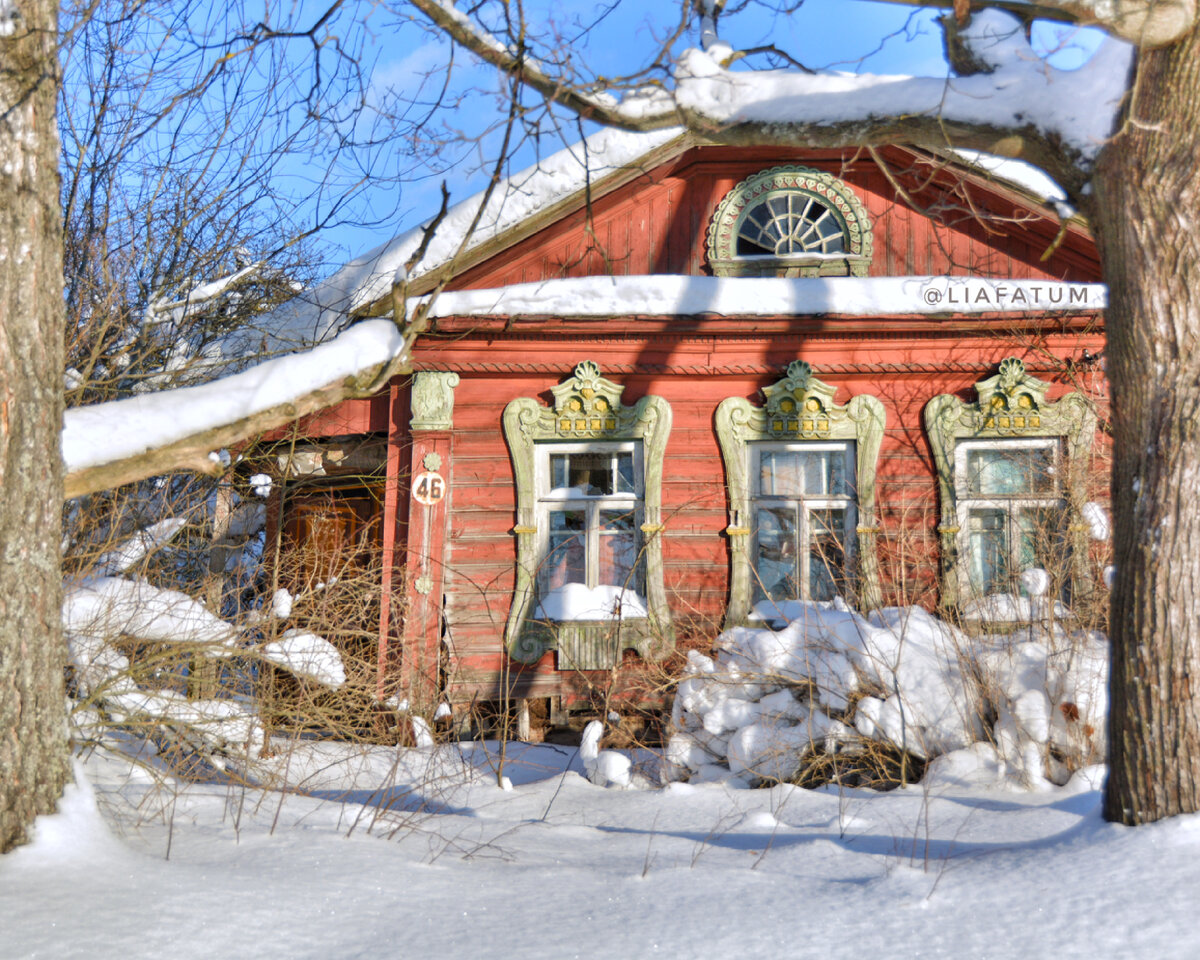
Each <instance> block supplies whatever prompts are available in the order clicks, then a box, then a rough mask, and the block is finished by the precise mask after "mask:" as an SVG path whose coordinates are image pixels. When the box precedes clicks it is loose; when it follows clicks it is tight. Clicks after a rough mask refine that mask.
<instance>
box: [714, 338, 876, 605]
mask: <svg viewBox="0 0 1200 960" xmlns="http://www.w3.org/2000/svg"><path fill="white" fill-rule="evenodd" d="M762 392H763V395H764V396H765V397H766V403H765V404H764V405H763V406H761V407H758V406H755V405H754V404H752V403H750V402H749V401H748V400H746V399H744V398H742V397H729V398H727V399H725V400H722V401H721V403H720V405H719V406H718V407H717V416H716V424H717V439H718V440H719V442H720V444H721V456H722V458H723V460H724V461H725V476H726V480H727V483H728V488H729V526H728V528H727V529H726V531H725V532H726V533H727V534H728V536H729V544H730V553H731V560H732V564H733V566H732V570H731V571H730V587H729V607H728V610H727V612H726V624H727V625H728V626H733V625H736V624H739V623H743V622H745V621H746V619H747V618H748V617H749V616H750V613H751V609H752V606H753V601H754V597H755V595H756V594H757V593H761V592H762V589H761V588H760V587H759V584H758V582H757V577H756V570H757V565H756V563H755V560H756V557H755V555H754V551H755V549H756V545H757V544H758V541H759V537H758V534H757V531H756V530H755V518H756V516H757V511H758V509H760V507H761V506H764V505H765V504H766V502H767V501H768V500H770V499H772V497H771V495H770V491H766V490H763V489H762V488H761V485H760V483H759V482H758V481H759V478H758V477H756V476H753V475H752V473H751V471H752V468H755V472H756V473H759V472H761V469H762V467H761V464H762V458H763V456H764V451H766V452H770V453H771V454H772V455H774V456H778V453H777V452H778V451H784V452H787V451H796V452H799V453H803V452H804V451H805V450H809V451H811V452H813V453H822V454H824V460H825V462H826V464H827V467H822V468H820V469H826V468H832V467H834V466H836V464H837V458H838V456H839V454H840V452H841V451H845V454H846V455H849V456H851V461H850V462H851V463H852V464H853V471H854V478H853V481H852V482H849V483H847V484H846V485H845V487H843V486H842V485H841V484H839V483H838V481H836V480H834V481H831V482H829V483H828V484H827V485H826V488H825V489H824V490H823V495H822V496H821V497H820V500H821V502H820V503H819V504H818V506H820V507H821V508H822V509H826V510H827V509H828V508H830V507H834V508H837V509H838V510H840V513H841V515H842V516H843V517H846V518H847V519H848V520H849V524H850V525H849V527H848V528H847V529H845V530H843V531H842V533H841V535H842V536H843V537H845V538H846V541H847V542H844V543H843V544H842V545H841V550H842V552H843V553H844V554H845V556H846V557H847V560H848V561H849V559H850V558H854V561H855V562H856V566H857V569H856V570H846V571H844V574H845V575H846V576H845V580H844V581H843V585H852V586H853V590H854V594H855V595H854V596H853V597H850V598H848V599H852V600H854V601H855V602H857V603H858V605H859V606H860V607H862V608H864V609H868V608H873V607H877V606H879V605H880V587H879V562H878V557H877V554H876V535H877V534H878V527H877V526H876V524H877V520H876V508H875V472H876V467H877V464H878V459H879V446H880V444H881V442H882V440H883V430H884V424H885V413H884V410H883V404H881V403H880V402H879V400H877V399H876V398H875V397H872V396H869V395H867V394H860V395H859V396H857V397H854V398H852V399H851V400H850V402H849V403H848V404H846V405H845V406H839V405H837V404H836V403H834V402H833V397H834V394H835V393H836V388H834V387H831V386H829V385H828V384H826V383H823V382H822V381H820V380H818V379H817V378H816V376H814V374H813V369H812V367H811V366H809V364H807V363H805V362H804V361H803V360H796V361H793V362H792V363H790V364H789V365H788V368H787V376H785V377H784V378H783V379H782V380H780V381H779V382H778V383H775V384H773V385H771V386H769V387H764V388H763V391H762ZM756 465H758V466H757V467H756ZM847 487H848V489H846V488H847ZM806 498H808V499H810V500H811V499H812V498H813V497H812V495H811V494H806V493H803V492H801V493H797V494H796V495H794V496H792V497H790V499H792V500H794V501H796V502H797V505H798V509H799V508H802V507H804V504H803V501H804V500H805V499H806ZM776 499H777V498H776ZM839 505H840V506H839ZM803 513H804V514H805V515H807V514H808V510H807V509H804V510H803ZM797 599H799V598H797Z"/></svg>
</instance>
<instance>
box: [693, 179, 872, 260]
mask: <svg viewBox="0 0 1200 960" xmlns="http://www.w3.org/2000/svg"><path fill="white" fill-rule="evenodd" d="M789 195H791V196H795V197H799V198H802V199H804V200H808V199H812V200H816V201H817V202H818V203H820V204H822V205H823V206H824V207H826V208H827V209H828V210H829V212H830V213H831V214H832V215H833V217H834V219H835V220H836V222H837V223H838V225H839V226H840V227H841V228H842V237H843V245H844V247H845V250H844V252H842V253H838V254H819V253H800V254H788V255H784V256H771V255H769V254H764V255H753V256H748V255H746V254H739V253H738V252H737V241H738V235H739V232H740V230H741V228H742V225H743V224H744V223H745V221H746V218H747V217H748V216H749V215H750V214H751V213H752V212H753V211H754V210H756V209H758V208H759V207H760V206H762V205H764V204H766V202H767V201H768V200H771V199H774V198H777V197H786V196H789ZM872 246H873V240H872V235H871V221H870V217H869V216H868V215H867V210H866V207H865V206H863V204H862V201H861V200H859V198H858V196H857V195H856V194H855V193H854V191H853V190H851V189H850V187H848V186H847V185H846V184H845V183H844V182H842V181H841V180H839V179H838V178H837V177H835V176H834V175H833V174H831V173H826V172H824V171H822V170H814V169H813V168H811V167H801V166H780V167H772V168H771V169H769V170H763V171H762V172H760V173H756V174H754V175H753V176H751V177H747V178H746V179H745V180H743V181H742V182H741V183H739V184H738V185H737V186H736V187H734V188H733V189H732V190H730V191H729V193H727V194H726V195H725V197H724V198H723V199H722V200H721V202H720V203H719V204H718V205H717V209H716V212H715V213H714V214H713V218H712V222H711V223H710V224H709V228H708V263H709V266H710V267H711V268H712V271H713V274H714V275H715V276H718V277H777V276H783V277H845V276H851V277H865V276H866V275H867V271H868V269H869V268H870V265H871V254H872Z"/></svg>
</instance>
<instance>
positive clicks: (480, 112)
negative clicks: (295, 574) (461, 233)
mask: <svg viewBox="0 0 1200 960" xmlns="http://www.w3.org/2000/svg"><path fill="white" fill-rule="evenodd" d="M307 3H308V0H305V5H307ZM608 6H609V4H607V3H602V2H598V0H526V3H525V10H526V16H527V19H528V21H529V23H530V24H531V25H534V28H535V29H536V31H537V33H538V34H539V37H540V39H542V40H543V41H545V42H546V43H547V45H548V48H550V49H554V48H556V47H557V48H559V49H562V48H563V46H564V45H565V44H569V46H570V49H571V50H572V52H573V54H572V55H573V57H574V58H575V60H576V62H585V63H586V64H587V65H588V67H590V68H591V69H592V70H593V71H594V72H595V73H596V74H600V75H605V76H614V75H621V74H625V73H628V72H630V71H632V70H634V69H636V68H637V67H638V66H639V65H640V64H642V63H643V62H644V60H645V59H646V57H647V54H648V51H652V50H654V49H655V47H656V46H657V44H658V41H659V38H660V37H661V36H662V32H663V31H664V30H665V29H667V28H668V26H669V24H668V23H666V22H664V20H663V19H661V18H660V19H657V20H654V21H652V20H651V18H650V14H649V13H648V11H654V12H655V13H658V12H660V11H664V10H666V11H673V10H675V9H677V5H676V4H674V3H662V4H646V3H642V2H625V3H622V4H619V5H617V6H616V7H615V9H613V10H612V11H611V12H609V13H607V14H604V11H605V10H606V9H607V7H608ZM376 9H377V12H376V13H374V14H372V15H371V18H369V19H368V21H367V26H368V29H369V31H370V33H371V38H372V39H371V41H370V43H369V46H368V50H367V51H366V52H367V55H368V57H369V58H370V59H371V60H372V61H373V64H374V67H373V75H372V88H371V89H372V95H373V97H374V98H375V100H376V102H377V103H378V104H379V105H381V106H382V105H384V104H387V103H389V102H392V101H391V97H392V96H393V95H398V96H399V97H401V98H403V99H405V100H409V101H415V102H417V103H418V104H419V103H420V102H423V101H426V100H428V99H429V96H430V92H431V91H434V90H439V89H440V88H441V86H442V84H443V82H446V83H448V89H449V91H450V94H451V99H452V100H456V106H455V107H454V108H452V109H448V110H447V109H444V110H442V111H440V112H439V113H438V114H437V115H436V116H435V118H434V119H433V120H432V121H431V122H430V123H429V124H427V125H425V127H424V128H423V133H424V134H426V135H427V136H426V137H425V138H423V142H421V143H419V144H418V147H419V148H420V149H421V150H423V151H425V152H426V153H427V158H426V159H425V160H420V161H416V162H413V161H408V163H407V167H406V169H407V174H406V178H405V179H404V181H403V182H401V183H399V184H398V183H396V182H381V183H380V184H379V186H378V187H372V188H369V189H367V190H366V191H365V192H364V193H363V194H362V196H361V199H360V204H361V207H360V209H361V211H362V216H360V217H359V218H357V219H360V220H368V219H372V220H378V221H379V222H376V223H374V224H373V225H372V226H370V227H369V228H363V227H356V226H352V225H349V224H347V225H343V226H340V227H337V228H336V229H334V230H331V231H329V232H328V233H327V234H326V235H325V239H326V240H327V241H328V242H329V243H330V244H331V246H332V249H331V250H330V256H331V259H332V260H334V261H337V260H339V259H340V260H344V259H347V258H349V257H351V256H354V255H355V254H358V253H361V252H364V251H366V250H368V249H370V248H371V247H373V246H376V245H377V244H378V243H381V242H383V241H384V240H387V239H388V238H390V237H391V236H393V235H394V234H396V233H398V232H400V231H401V230H404V229H407V228H409V227H412V226H415V225H416V224H417V223H418V222H420V221H421V220H423V219H425V218H427V217H428V216H430V215H431V214H432V213H433V212H434V211H436V209H437V206H438V202H439V195H440V184H441V182H442V181H443V180H445V182H446V184H447V186H448V188H449V189H450V191H451V199H452V201H455V200H461V199H463V198H464V197H466V196H469V195H470V194H471V193H473V192H475V191H476V190H478V189H481V188H482V187H483V185H484V184H485V182H486V173H485V172H484V171H485V170H487V169H489V168H490V164H491V163H493V162H494V160H495V155H496V152H497V149H498V146H499V136H498V132H497V130H496V126H497V124H498V123H499V122H500V120H501V119H502V113H501V111H502V108H503V107H504V103H503V101H502V99H501V98H500V97H498V96H497V94H496V91H497V89H498V85H499V80H498V77H497V74H496V71H495V70H493V69H492V68H490V67H488V66H486V65H483V64H481V63H478V62H476V61H473V60H471V58H469V57H467V56H466V55H464V54H463V53H462V51H458V52H457V53H456V55H455V65H454V68H453V70H452V71H451V73H450V77H449V80H448V81H447V79H446V65H447V63H449V62H450V52H451V51H450V47H449V45H448V44H447V43H446V42H445V41H444V40H442V39H440V38H439V37H437V36H436V35H434V34H432V33H430V32H429V31H428V30H427V29H425V28H424V27H423V26H422V25H421V24H420V23H419V22H418V21H415V20H412V19H406V18H404V17H403V16H397V15H396V14H389V13H387V12H384V11H382V10H380V9H379V8H376ZM936 16H937V11H932V10H923V9H918V8H912V7H908V6H906V5H902V4H892V3H872V2H866V0H806V2H805V3H804V4H803V6H802V7H801V8H800V9H799V10H798V11H797V12H796V13H795V14H793V15H790V16H783V15H773V14H770V13H768V12H766V11H764V10H761V9H757V8H752V9H750V10H748V11H747V12H745V13H743V14H741V15H738V16H736V17H727V18H724V19H723V20H722V21H721V34H722V39H724V40H726V41H727V42H729V43H730V44H731V45H733V46H734V47H735V48H737V49H746V48H749V47H754V46H760V45H765V44H774V45H776V46H777V47H780V48H782V49H784V50H786V51H787V52H788V53H789V54H791V55H792V56H793V57H795V58H796V59H797V60H799V61H800V62H802V63H804V64H805V65H806V66H809V67H811V68H813V69H817V70H827V69H828V70H845V71H850V72H868V73H884V74H891V73H901V74H911V75H922V76H943V75H945V73H946V71H947V65H946V61H945V59H944V56H943V53H942V39H941V33H940V30H939V28H938V26H937V24H936V22H935V17H936ZM554 38H561V39H562V41H565V44H564V43H561V42H557V41H555V39H554ZM1034 40H1035V45H1036V46H1040V48H1041V49H1043V50H1048V49H1055V48H1061V50H1060V52H1059V54H1058V55H1057V56H1056V57H1055V58H1054V60H1053V62H1054V63H1055V65H1056V66H1059V67H1062V68H1068V69H1069V68H1071V67H1074V66H1078V65H1079V63H1081V62H1082V61H1083V60H1085V59H1086V57H1087V55H1088V54H1089V53H1090V51H1091V49H1093V48H1094V46H1095V43H1096V39H1095V38H1094V37H1092V36H1089V34H1088V32H1086V31H1077V30H1065V31H1064V30H1061V29H1054V28H1050V27H1049V26H1048V25H1045V26H1039V27H1038V28H1036V29H1035V34H1034ZM697 42H698V37H697V35H696V33H695V31H694V30H690V31H689V32H688V33H687V34H686V35H685V36H684V38H683V40H682V41H681V43H680V46H687V45H695V44H696V43H697ZM754 65H756V66H765V63H764V62H763V61H762V60H761V58H760V59H759V60H758V61H757V62H756V63H755V64H754ZM410 109H413V110H419V109H420V108H419V107H417V106H413V107H410ZM560 116H562V117H563V122H562V123H561V124H560V125H559V126H560V129H559V130H558V131H557V133H555V132H553V131H551V132H550V134H549V135H546V134H545V132H543V135H542V136H541V137H539V139H538V140H537V142H536V143H535V142H533V141H531V140H526V141H524V142H522V143H521V144H520V146H519V147H518V149H517V150H515V151H514V152H513V154H512V157H511V161H510V168H511V169H512V170H514V171H515V170H519V169H521V168H523V167H525V166H527V165H528V164H530V163H532V162H533V161H534V160H535V159H536V157H537V155H538V153H539V152H540V153H543V154H544V153H548V152H553V151H554V150H557V149H559V148H560V147H561V146H562V143H563V140H564V139H568V140H573V139H576V133H577V130H578V127H577V125H576V124H575V122H574V121H573V119H569V118H566V117H565V115H562V114H560ZM585 129H586V128H585ZM489 131H490V132H489ZM346 175H347V176H353V175H354V172H353V171H347V173H346Z"/></svg>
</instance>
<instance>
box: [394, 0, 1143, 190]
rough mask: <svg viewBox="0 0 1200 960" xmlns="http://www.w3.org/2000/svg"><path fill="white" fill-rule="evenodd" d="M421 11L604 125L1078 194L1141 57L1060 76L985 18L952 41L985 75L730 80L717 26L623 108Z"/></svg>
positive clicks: (444, 10)
mask: <svg viewBox="0 0 1200 960" xmlns="http://www.w3.org/2000/svg"><path fill="white" fill-rule="evenodd" d="M415 2H416V5H417V6H418V7H419V8H420V9H421V10H422V11H424V12H425V13H426V14H427V15H428V16H429V17H430V18H431V19H433V20H434V22H435V23H436V24H437V25H438V26H439V27H441V28H442V29H444V30H445V31H446V32H447V33H448V34H449V35H450V36H452V37H453V38H454V39H455V40H456V41H457V42H459V43H461V44H462V45H463V46H465V47H467V48H468V49H470V50H471V51H472V52H473V53H475V54H476V55H478V56H480V57H483V58H484V59H485V60H487V61H488V62H490V63H493V64H495V65H496V66H498V67H499V68H501V69H503V70H506V71H507V72H509V73H510V74H512V75H513V76H515V77H518V78H519V79H520V80H521V81H522V82H524V83H525V84H527V85H528V86H530V87H532V88H534V89H536V90H537V91H539V92H540V93H542V94H543V95H544V96H546V97H548V98H549V99H551V100H553V101H555V102H556V103H558V104H560V105H562V106H565V107H568V108H570V109H573V110H575V111H577V112H579V113H580V114H581V115H583V116H586V117H588V118H589V119H593V120H596V121H599V122H601V123H605V124H609V125H612V126H618V127H622V128H625V129H630V130H647V129H653V128H660V127H666V126H668V125H672V124H677V123H680V122H681V121H682V123H683V124H684V125H685V126H686V127H687V128H688V129H690V130H693V131H695V132H698V133H701V134H703V135H705V136H706V137H708V138H711V139H713V140H717V141H720V142H724V143H753V144H788V145H803V146H809V147H842V146H863V145H872V144H883V143H895V142H902V143H911V144H915V145H917V146H923V147H928V148H931V149H941V148H944V147H946V146H947V145H953V146H958V147H968V148H972V149H978V150H984V151H987V152H990V153H997V154H1001V155H1004V156H1020V157H1022V158H1024V159H1027V160H1030V161H1031V162H1034V163H1036V164H1038V165H1039V166H1042V167H1044V168H1045V169H1047V170H1049V171H1050V172H1051V173H1052V174H1053V175H1054V176H1055V177H1056V178H1057V179H1059V180H1060V182H1063V183H1064V185H1065V186H1066V187H1067V188H1068V190H1070V191H1074V190H1076V189H1078V188H1079V186H1081V185H1082V183H1083V181H1084V179H1086V177H1085V176H1084V175H1083V174H1081V173H1080V168H1084V169H1086V168H1087V166H1088V165H1089V163H1090V161H1091V159H1092V158H1093V157H1094V156H1095V154H1096V153H1097V152H1098V151H1099V149H1100V147H1101V146H1102V145H1103V144H1104V142H1105V141H1106V140H1107V138H1108V137H1109V136H1110V134H1111V133H1112V131H1113V129H1114V126H1115V120H1116V117H1117V113H1118V110H1119V108H1120V105H1121V100H1122V97H1123V96H1124V93H1125V90H1126V88H1127V85H1128V80H1129V72H1130V68H1131V64H1132V58H1133V48H1132V47H1130V46H1129V45H1127V44H1125V43H1122V42H1121V41H1119V40H1111V39H1110V40H1109V41H1108V42H1107V43H1106V44H1105V45H1104V46H1103V47H1102V48H1101V49H1100V50H1099V51H1098V52H1097V53H1096V54H1095V55H1094V56H1093V57H1092V59H1091V60H1090V61H1089V62H1088V64H1086V65H1085V66H1084V67H1082V68H1080V69H1078V70H1073V71H1062V70H1056V69H1054V68H1053V67H1051V66H1050V65H1049V64H1047V63H1046V62H1045V61H1044V60H1042V59H1041V58H1040V57H1038V56H1037V54H1036V53H1035V52H1034V50H1033V49H1032V47H1031V46H1030V44H1029V41H1028V40H1027V39H1026V35H1025V30H1024V27H1023V24H1022V22H1021V20H1020V18H1018V17H1017V16H1014V15H1012V14H1010V13H1006V12H1003V11H1001V10H992V9H985V10H980V11H977V12H976V13H975V14H974V15H973V16H972V18H971V20H970V22H969V23H968V24H966V25H965V26H963V27H962V28H961V29H960V30H959V32H958V35H957V36H958V40H959V41H961V42H963V43H965V44H966V45H968V46H969V48H970V51H971V53H972V55H973V56H974V58H976V59H977V60H978V61H979V62H980V63H982V64H983V65H985V67H986V68H987V69H988V70H990V72H986V73H979V74H977V75H974V76H969V77H951V78H946V77H910V76H876V75H871V74H849V73H819V74H812V73H807V72H804V71H801V70H746V69H734V67H735V66H737V65H738V64H739V62H740V58H739V57H738V56H737V52H736V51H734V50H733V48H732V47H730V46H729V45H728V44H726V43H724V42H722V41H720V40H719V39H718V38H716V37H715V35H713V30H712V27H711V23H710V24H709V25H708V28H707V29H706V31H705V35H704V37H703V38H702V39H703V41H704V48H703V49H700V48H692V49H688V50H685V51H684V52H683V53H682V54H681V55H680V57H679V59H678V61H677V63H676V66H675V75H674V88H673V89H667V88H662V89H660V90H658V91H656V92H655V93H654V94H653V95H652V96H649V97H647V96H646V95H644V94H643V93H642V92H634V93H632V94H629V95H627V96H626V97H625V98H624V99H621V100H618V99H616V98H613V97H611V96H610V95H609V94H607V93H606V94H604V95H603V96H602V97H601V96H599V95H597V94H594V93H589V92H586V91H582V90H580V89H579V88H578V87H575V86H572V85H571V84H570V83H569V82H568V79H567V78H565V77H556V76H551V75H549V74H547V73H546V72H544V71H543V69H542V68H541V67H539V66H538V65H536V64H533V63H531V62H530V61H528V60H526V59H523V58H519V57H517V56H516V55H515V54H514V53H513V52H512V51H511V50H510V49H509V48H508V47H506V46H504V45H503V44H502V43H500V42H499V41H498V40H497V39H496V38H495V37H493V36H491V35H490V34H487V33H486V32H485V31H483V30H482V28H480V27H478V26H477V25H476V24H475V23H473V22H472V21H471V20H469V19H468V18H467V17H466V15H465V14H463V13H462V12H460V11H458V10H456V9H454V7H453V6H452V5H451V4H449V3H448V2H447V0H415ZM1049 5H1052V4H1048V6H1049ZM1084 5H1086V4H1082V3H1081V4H1076V6H1084ZM1090 5H1091V6H1095V4H1090ZM1062 6H1063V7H1064V8H1065V7H1066V6H1068V5H1067V4H1063V5H1062ZM1118 6H1120V5H1119V4H1118ZM1122 35H1124V34H1122Z"/></svg>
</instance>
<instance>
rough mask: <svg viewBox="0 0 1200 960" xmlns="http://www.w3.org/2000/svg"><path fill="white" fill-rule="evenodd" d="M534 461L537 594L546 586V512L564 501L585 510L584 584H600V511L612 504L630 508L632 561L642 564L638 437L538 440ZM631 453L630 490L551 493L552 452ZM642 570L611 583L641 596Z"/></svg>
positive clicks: (642, 497)
mask: <svg viewBox="0 0 1200 960" xmlns="http://www.w3.org/2000/svg"><path fill="white" fill-rule="evenodd" d="M536 449H537V460H536V467H535V470H536V473H535V482H536V490H537V528H538V557H539V563H538V573H537V578H536V581H537V591H538V593H539V594H540V593H541V591H542V590H544V589H546V584H545V580H544V577H543V573H542V569H541V567H542V564H543V563H545V561H546V560H547V559H548V558H549V556H550V514H551V512H552V510H553V508H554V507H561V506H564V505H567V504H572V505H576V504H577V505H581V506H582V507H583V509H584V510H585V512H586V519H585V536H586V538H587V539H586V544H585V551H584V555H585V559H584V566H585V576H586V583H585V585H586V586H587V587H589V588H592V589H594V588H595V587H598V586H602V584H601V583H600V582H599V576H600V511H601V510H602V509H605V508H612V507H628V508H629V509H631V510H632V511H633V515H634V522H633V530H634V545H635V549H636V550H637V554H638V560H637V562H636V563H635V567H634V569H635V572H636V571H637V569H638V566H637V564H642V565H644V563H645V561H644V559H643V558H642V557H641V552H642V546H643V544H642V533H641V528H642V524H643V523H644V516H645V482H644V480H645V468H644V461H643V457H644V451H643V449H642V442H641V441H640V440H613V441H589V442H581V443H539V444H537V448H536ZM629 452H631V453H632V454H633V487H634V492H633V493H632V494H628V493H613V494H602V495H575V496H554V495H553V488H552V487H551V482H552V479H551V470H550V458H551V456H552V455H554V454H562V453H566V454H572V453H629ZM643 580H644V571H643V574H642V576H635V579H634V581H633V582H632V583H630V584H612V586H621V587H626V588H628V589H630V590H632V592H634V593H636V594H638V595H639V596H640V597H643V598H644V597H645V595H646V591H645V584H644V583H643V582H642V581H643Z"/></svg>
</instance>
